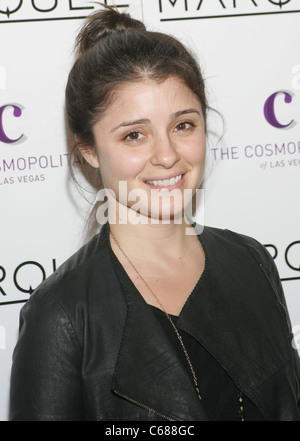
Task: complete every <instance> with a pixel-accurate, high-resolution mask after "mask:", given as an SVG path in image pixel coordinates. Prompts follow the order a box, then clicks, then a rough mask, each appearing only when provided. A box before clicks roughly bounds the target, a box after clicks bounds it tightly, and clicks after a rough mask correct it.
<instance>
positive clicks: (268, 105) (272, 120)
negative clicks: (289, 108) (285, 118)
mask: <svg viewBox="0 0 300 441" xmlns="http://www.w3.org/2000/svg"><path fill="white" fill-rule="evenodd" d="M282 93H283V94H284V101H285V102H286V103H291V102H292V99H293V94H292V93H289V92H286V91H283V90H281V91H279V92H275V93H273V94H272V95H271V96H269V98H268V99H267V101H266V102H265V105H264V115H265V118H266V120H267V121H268V123H269V124H271V126H273V127H276V128H277V129H285V128H287V127H292V126H293V125H294V124H295V121H294V120H292V121H290V122H289V123H288V124H281V123H280V122H279V121H278V119H277V117H276V115H275V99H276V98H277V96H278V95H280V94H282Z"/></svg>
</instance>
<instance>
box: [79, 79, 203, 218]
mask: <svg viewBox="0 0 300 441" xmlns="http://www.w3.org/2000/svg"><path fill="white" fill-rule="evenodd" d="M93 131H94V139H95V149H96V150H95V151H94V153H91V155H90V157H89V158H88V157H86V159H87V160H88V161H89V162H90V163H91V164H92V165H93V166H94V167H99V168H100V172H101V176H102V180H103V183H104V187H105V188H107V189H110V190H111V191H112V192H111V193H112V194H114V195H115V196H116V200H117V203H118V204H119V205H120V204H121V205H123V206H126V207H127V208H131V209H132V210H134V211H135V213H137V212H139V213H141V214H143V215H144V216H146V217H148V218H149V217H151V219H154V218H155V219H162V218H164V217H165V216H167V215H168V214H166V213H168V212H169V215H170V218H173V217H174V216H177V215H180V216H182V212H183V207H184V205H186V203H187V202H188V201H187V200H185V199H186V196H187V193H189V199H190V196H191V193H194V192H195V191H196V189H198V188H199V186H200V184H201V181H202V177H203V173H204V166H205V127H204V119H203V114H202V110H201V104H200V102H199V100H198V98H197V96H196V95H195V94H194V93H193V92H192V91H191V90H190V89H189V88H188V87H187V86H186V85H185V84H184V83H183V82H182V81H181V80H180V79H178V78H176V77H171V78H168V79H166V80H165V81H163V82H160V83H157V82H155V81H153V80H143V81H138V82H135V83H128V84H124V85H123V86H122V87H121V88H120V89H119V90H118V92H117V93H116V95H115V96H114V99H113V101H112V103H111V105H110V106H109V108H108V109H107V111H106V112H105V114H104V115H103V116H102V118H101V119H100V120H99V121H98V122H97V123H96V124H95V125H94V128H93ZM185 190H189V192H185ZM184 194H186V196H185V199H184Z"/></svg>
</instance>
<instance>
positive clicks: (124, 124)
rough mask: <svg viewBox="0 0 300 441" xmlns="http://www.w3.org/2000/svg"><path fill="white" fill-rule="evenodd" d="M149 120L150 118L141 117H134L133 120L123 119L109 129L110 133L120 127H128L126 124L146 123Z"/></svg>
mask: <svg viewBox="0 0 300 441" xmlns="http://www.w3.org/2000/svg"><path fill="white" fill-rule="evenodd" d="M149 122H150V119H147V118H143V119H136V120H134V121H123V122H121V123H120V124H118V125H117V126H116V127H114V128H113V129H111V133H112V132H115V131H116V130H118V129H119V128H120V127H128V126H135V125H137V124H147V123H149Z"/></svg>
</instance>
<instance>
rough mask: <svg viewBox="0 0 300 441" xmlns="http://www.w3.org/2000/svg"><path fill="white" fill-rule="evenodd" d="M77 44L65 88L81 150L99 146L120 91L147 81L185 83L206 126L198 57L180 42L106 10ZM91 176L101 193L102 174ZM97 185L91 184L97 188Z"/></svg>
mask: <svg viewBox="0 0 300 441" xmlns="http://www.w3.org/2000/svg"><path fill="white" fill-rule="evenodd" d="M103 6H104V5H103ZM76 43H77V45H76V48H77V53H78V58H77V60H76V62H75V64H74V66H73V68H72V70H71V72H70V74H69V78H68V83H67V87H66V114H67V123H68V126H69V130H70V131H71V132H72V133H73V135H76V137H77V138H78V140H79V142H80V143H81V144H83V145H90V146H94V137H93V126H94V124H95V123H96V122H97V121H98V120H99V119H100V117H101V115H102V114H103V112H104V111H105V110H106V109H107V108H108V106H109V104H110V102H111V100H112V98H113V96H114V93H115V92H116V91H117V90H118V88H119V87H120V86H122V85H123V84H124V83H126V82H132V81H138V80H141V79H144V78H147V79H153V80H155V81H158V82H160V81H163V80H165V79H167V78H168V77H170V76H176V77H178V78H180V79H181V80H182V81H183V82H184V83H185V84H186V85H187V86H188V87H189V88H190V89H191V90H192V91H193V92H194V93H195V94H196V95H197V97H198V98H199V101H200V103H201V105H202V111H203V116H204V120H205V121H206V111H207V102H206V96H205V87H204V81H203V78H202V74H201V71H200V68H199V66H198V63H197V62H196V59H195V56H193V55H192V53H191V51H190V50H188V49H187V48H186V47H185V46H184V45H183V44H182V43H181V42H179V41H178V40H177V39H176V38H174V37H172V36H170V35H167V34H163V33H160V32H151V31H147V30H146V28H145V25H144V24H143V23H142V22H140V21H138V20H135V19H133V18H132V17H131V16H130V15H128V14H126V13H120V12H118V10H117V9H115V8H113V7H108V6H105V7H104V9H101V10H98V11H96V12H94V13H92V14H91V15H89V17H88V18H87V20H86V22H85V24H84V26H83V27H82V29H81V31H80V33H79V35H78V37H77V41H76ZM86 167H88V165H87V166H86ZM91 169H92V167H91ZM91 172H92V174H94V175H95V176H96V177H97V179H98V187H100V186H101V176H100V174H99V171H97V170H95V169H93V170H91ZM97 179H96V181H95V179H92V182H93V184H94V185H95V186H96V187H97V184H96V183H95V182H97ZM89 180H90V181H91V179H89Z"/></svg>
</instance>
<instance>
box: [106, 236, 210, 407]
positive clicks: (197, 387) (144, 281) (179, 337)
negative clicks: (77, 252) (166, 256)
mask: <svg viewBox="0 0 300 441" xmlns="http://www.w3.org/2000/svg"><path fill="white" fill-rule="evenodd" d="M110 235H111V238H112V239H113V241H114V243H115V244H116V246H117V247H118V249H119V250H120V251H121V253H122V254H123V256H124V257H125V259H126V260H127V262H128V263H129V265H130V266H131V267H132V268H133V270H134V271H135V272H136V274H137V275H138V277H139V278H140V279H141V281H142V282H143V283H144V285H145V286H146V287H147V289H148V290H149V291H150V293H151V294H152V296H153V297H154V298H155V300H156V301H157V303H158V304H159V306H160V308H161V309H162V310H163V312H164V313H165V314H166V316H167V318H168V319H169V321H170V323H171V325H172V327H173V329H174V331H175V333H176V335H177V338H178V340H179V343H180V345H181V347H182V350H183V352H184V355H185V358H186V360H187V362H188V365H189V367H190V370H191V373H192V377H193V381H194V385H195V389H196V392H197V396H198V398H199V400H201V395H200V391H199V386H198V380H197V376H196V373H195V371H194V368H193V365H192V363H191V360H190V357H189V354H188V352H187V350H186V347H185V345H184V343H183V340H182V337H181V335H180V333H179V331H178V329H177V327H176V326H175V324H174V322H173V320H172V318H171V317H170V315H169V314H168V313H167V311H166V310H165V308H164V307H163V305H162V303H161V301H160V300H159V298H158V297H157V295H156V294H155V293H154V292H153V290H152V289H151V287H150V286H149V284H148V283H147V282H146V280H145V279H144V277H143V276H142V275H141V274H140V272H139V271H138V270H137V268H136V267H135V265H134V264H133V263H132V261H131V260H130V259H129V257H128V256H127V254H125V252H124V250H123V249H122V248H121V246H120V244H119V242H118V241H117V239H116V238H115V236H114V235H113V233H112V232H110Z"/></svg>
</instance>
